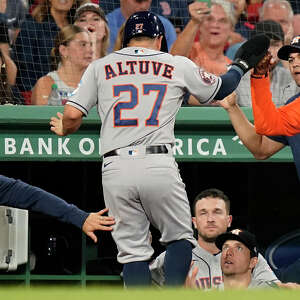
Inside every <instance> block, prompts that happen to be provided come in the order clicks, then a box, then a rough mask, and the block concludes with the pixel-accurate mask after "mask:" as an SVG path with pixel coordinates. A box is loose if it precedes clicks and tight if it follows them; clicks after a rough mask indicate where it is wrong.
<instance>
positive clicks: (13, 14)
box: [0, 0, 27, 29]
mask: <svg viewBox="0 0 300 300" xmlns="http://www.w3.org/2000/svg"><path fill="white" fill-rule="evenodd" d="M26 13H27V8H26V7H25V6H24V4H23V2H22V1H21V0H7V4H6V10H5V13H0V22H2V23H5V24H6V25H7V27H8V28H9V29H16V28H20V26H21V24H22V23H23V22H24V21H25V16H26Z"/></svg>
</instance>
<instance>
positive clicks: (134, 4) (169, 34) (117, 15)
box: [107, 0, 176, 53]
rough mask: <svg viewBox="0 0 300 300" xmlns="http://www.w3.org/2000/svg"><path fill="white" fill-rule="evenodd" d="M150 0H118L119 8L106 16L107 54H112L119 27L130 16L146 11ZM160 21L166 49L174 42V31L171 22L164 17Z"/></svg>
mask: <svg viewBox="0 0 300 300" xmlns="http://www.w3.org/2000/svg"><path fill="white" fill-rule="evenodd" d="M151 2H152V0H120V7H119V8H116V9H114V10H113V11H112V12H110V13H109V14H108V15H107V20H108V27H109V30H110V45H109V48H108V52H109V53H110V52H112V51H113V49H114V45H115V43H116V39H117V35H118V32H119V29H120V27H121V25H122V24H123V23H124V22H125V21H126V20H127V19H128V17H129V16H131V15H132V14H133V13H135V12H138V11H147V10H149V9H150V6H151ZM159 18H160V20H161V21H162V23H163V25H164V28H165V32H166V39H167V44H168V49H170V47H171V46H172V44H173V43H174V41H175V40H176V31H175V29H174V27H173V25H172V24H171V22H170V21H169V20H168V19H166V18H165V17H162V16H159Z"/></svg>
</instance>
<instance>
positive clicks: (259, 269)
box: [150, 189, 279, 289]
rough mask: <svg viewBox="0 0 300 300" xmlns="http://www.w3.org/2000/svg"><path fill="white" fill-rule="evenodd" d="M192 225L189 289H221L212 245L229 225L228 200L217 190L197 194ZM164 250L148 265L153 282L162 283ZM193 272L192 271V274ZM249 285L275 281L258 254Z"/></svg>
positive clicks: (218, 261) (218, 262)
mask: <svg viewBox="0 0 300 300" xmlns="http://www.w3.org/2000/svg"><path fill="white" fill-rule="evenodd" d="M193 212H194V217H193V218H192V219H193V224H194V227H195V229H196V230H197V233H198V245H197V247H195V248H194V249H193V258H192V261H193V263H192V267H191V270H190V274H189V276H188V277H187V280H186V285H187V286H188V287H192V288H195V287H197V288H201V289H209V288H221V289H222V288H223V272H222V269H221V252H220V249H218V247H217V246H216V245H215V240H216V238H217V236H219V235H220V234H222V233H225V232H226V231H227V228H228V227H230V226H231V222H232V216H231V215H230V200H229V198H228V197H227V196H226V195H225V194H224V193H223V192H222V191H220V190H218V189H207V190H204V191H202V192H201V193H200V194H198V195H197V196H196V198H195V200H194V203H193ZM164 257H165V252H163V253H162V254H161V255H160V256H158V257H157V258H156V259H155V260H154V261H153V262H152V263H151V265H150V270H151V274H152V278H153V281H154V282H156V283H157V284H158V285H163V284H164V280H165V279H164V268H163V265H164ZM195 272H196V273H195ZM252 281H253V283H251V285H255V286H256V285H257V283H259V284H262V282H264V283H265V284H267V285H269V284H272V283H273V282H279V280H278V279H277V277H276V276H275V274H274V273H273V271H272V270H271V268H270V267H269V265H268V263H267V262H266V260H265V259H264V257H263V256H262V255H261V254H259V255H258V260H257V264H256V266H255V268H254V269H253V272H252Z"/></svg>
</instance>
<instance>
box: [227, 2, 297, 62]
mask: <svg viewBox="0 0 300 300" xmlns="http://www.w3.org/2000/svg"><path fill="white" fill-rule="evenodd" d="M293 15H294V13H293V10H292V8H291V4H290V3H289V2H288V1H286V0H266V1H265V2H264V3H263V5H262V7H261V8H260V9H259V20H260V21H267V20H272V21H275V22H277V23H279V24H280V25H281V27H282V30H283V32H284V44H289V43H290V41H291V38H292V37H293V23H292V21H293ZM241 44H242V43H237V44H235V45H232V46H231V47H229V49H228V50H227V51H226V56H227V57H228V58H230V59H233V57H234V55H235V53H236V51H237V50H238V48H239V47H240V46H241ZM281 64H282V65H283V66H284V67H286V68H288V65H287V64H286V63H285V62H283V61H281Z"/></svg>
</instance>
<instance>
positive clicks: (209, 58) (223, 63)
mask: <svg viewBox="0 0 300 300" xmlns="http://www.w3.org/2000/svg"><path fill="white" fill-rule="evenodd" d="M202 7H204V6H203V3H201V2H194V3H192V4H190V6H189V12H190V15H191V20H190V21H189V23H188V24H187V26H186V27H185V29H184V30H183V32H182V33H181V34H180V35H179V36H178V38H177V40H176V42H175V43H174V45H173V47H172V49H171V53H172V54H173V55H183V56H187V57H189V58H191V59H192V60H193V61H194V62H195V63H196V64H197V65H199V66H201V67H202V68H203V69H204V70H205V71H207V72H210V73H213V74H215V75H221V74H224V73H226V71H227V65H228V64H229V63H231V61H230V60H229V59H228V58H227V57H225V56H224V48H225V45H226V44H227V42H228V38H229V35H230V32H231V30H232V28H233V25H234V22H235V21H234V20H235V17H234V15H233V10H232V5H231V4H230V3H228V2H227V1H222V0H216V1H212V6H211V8H210V14H208V15H207V14H206V15H205V10H203V11H202V12H201V13H200V14H199V11H200V10H201V9H202ZM203 9H204V8H203ZM198 31H199V33H200V36H199V41H196V42H195V41H194V40H195V36H196V34H197V32H198Z"/></svg>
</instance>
